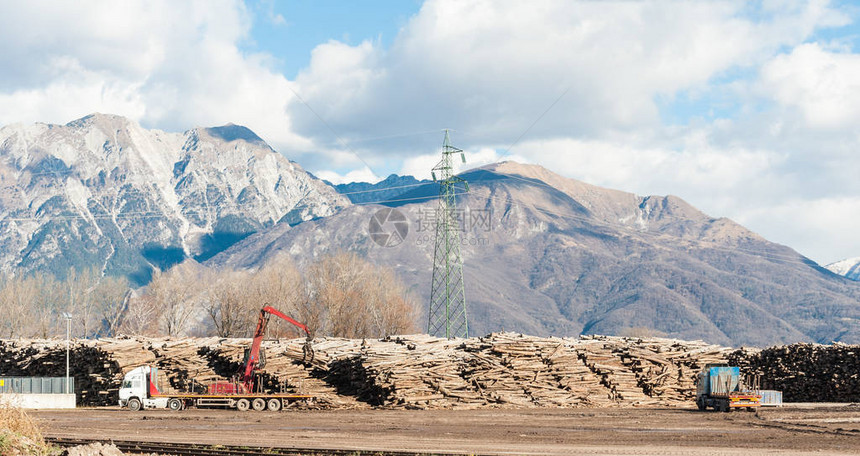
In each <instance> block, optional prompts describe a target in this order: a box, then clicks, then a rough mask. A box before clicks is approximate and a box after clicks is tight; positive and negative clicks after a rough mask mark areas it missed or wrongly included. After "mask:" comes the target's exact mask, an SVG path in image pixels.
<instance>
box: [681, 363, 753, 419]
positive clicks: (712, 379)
mask: <svg viewBox="0 0 860 456" xmlns="http://www.w3.org/2000/svg"><path fill="white" fill-rule="evenodd" d="M761 399H762V395H761V394H760V393H759V392H758V391H756V390H755V389H752V388H749V387H747V386H745V385H744V384H743V383H742V382H741V378H740V368H738V367H736V366H729V365H728V364H708V365H706V366H705V368H704V369H703V370H702V371H701V372H699V374H698V376H697V377H696V406H697V407H698V408H699V410H706V409H708V408H711V409H713V410H719V411H721V412H729V411H731V410H733V409H747V410H749V411H755V409H756V408H757V407H759V406H760V405H761Z"/></svg>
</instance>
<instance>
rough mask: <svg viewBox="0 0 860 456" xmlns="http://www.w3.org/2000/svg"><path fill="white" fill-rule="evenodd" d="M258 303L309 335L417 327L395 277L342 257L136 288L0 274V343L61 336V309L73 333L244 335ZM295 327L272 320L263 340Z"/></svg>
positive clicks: (72, 277) (157, 280) (95, 279)
mask: <svg viewBox="0 0 860 456" xmlns="http://www.w3.org/2000/svg"><path fill="white" fill-rule="evenodd" d="M264 305H270V306H272V307H275V308H277V309H278V310H280V311H282V312H284V313H286V314H287V315H290V316H292V317H293V318H295V319H296V320H298V321H301V322H303V323H305V324H306V325H307V326H308V328H309V329H310V330H311V332H312V334H314V335H317V336H337V337H354V338H357V337H379V336H384V335H390V334H404V333H409V332H414V331H415V329H416V328H415V321H416V306H415V303H414V300H413V299H412V297H410V296H409V294H408V293H407V290H406V288H405V287H404V285H403V284H402V282H400V280H399V279H398V278H397V277H396V275H395V274H394V272H393V271H392V270H391V269H389V268H385V267H380V266H376V265H373V264H371V263H369V262H368V261H366V260H364V259H362V258H360V257H358V256H357V255H355V254H352V253H340V254H336V255H331V256H326V257H322V258H320V259H319V260H317V261H315V262H313V263H311V264H309V265H308V266H307V267H305V268H304V271H300V270H299V268H298V267H297V266H296V264H295V263H294V262H293V261H292V259H291V258H290V257H289V256H288V255H282V256H277V257H275V258H274V259H273V260H271V261H269V262H268V263H266V264H265V265H264V266H262V267H261V268H260V269H258V270H233V269H217V270H216V269H211V268H207V267H204V266H202V265H200V264H198V263H196V262H194V261H193V260H188V261H185V262H183V263H180V264H178V265H176V266H174V267H173V268H171V269H169V270H167V271H156V272H155V274H154V275H153V279H152V281H151V282H150V284H149V285H148V286H146V287H145V288H142V289H140V290H131V289H130V288H129V286H128V283H127V282H126V281H125V280H124V279H120V278H112V277H101V276H100V274H98V273H97V272H96V271H85V272H75V271H71V272H70V274H69V275H68V277H67V278H66V279H65V280H62V281H60V280H56V279H54V278H53V277H50V276H45V275H39V274H37V275H33V276H31V277H27V278H14V277H8V278H2V279H0V331H2V333H0V337H4V338H15V337H53V336H61V335H64V334H65V321H64V320H63V319H62V317H61V314H62V313H64V312H68V313H69V314H71V315H72V316H73V317H72V318H73V321H72V323H73V334H72V335H73V336H74V337H99V336H113V335H116V334H120V333H124V334H129V335H147V336H158V335H168V336H204V335H218V336H221V337H248V336H249V335H251V333H252V332H253V330H254V326H255V325H256V322H257V318H258V315H259V312H260V308H262V307H263V306H264ZM297 331H298V329H297V328H294V327H292V326H290V325H289V324H288V323H286V322H284V321H281V320H279V319H272V320H271V321H270V325H269V335H270V336H276V337H283V336H295V335H297V334H299V333H298V332H297Z"/></svg>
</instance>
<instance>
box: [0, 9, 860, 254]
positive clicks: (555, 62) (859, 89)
mask: <svg viewBox="0 0 860 456" xmlns="http://www.w3.org/2000/svg"><path fill="white" fill-rule="evenodd" d="M858 20H860V4H858V3H855V2H847V1H830V2H828V1H808V2H807V1H782V0H763V1H758V2H747V1H737V2H732V1H715V2H706V1H699V2H689V1H677V2H676V1H671V0H660V1H636V2H632V1H631V2H608V1H607V2H594V1H583V2H576V1H569V0H558V1H555V0H537V1H535V2H522V1H505V0H500V1H489V0H426V1H423V2H421V1H414V0H400V1H394V0H385V1H373V0H368V1H362V2H347V1H342V2H339V1H332V0H321V1H279V2H276V1H262V0H253V1H251V0H249V1H247V2H243V1H238V0H212V1H147V2H142V1H141V2H137V1H127V2H126V1H123V2H104V1H86V0H84V1H79V2H66V1H26V2H25V1H7V0H0V59H2V62H3V64H2V66H0V125H8V124H14V123H32V122H46V123H59V124H64V123H67V122H69V121H71V120H74V119H77V118H80V117H83V116H84V115H87V114H90V113H93V112H103V113H112V114H119V115H124V116H127V117H129V118H131V119H133V120H135V121H137V122H139V123H140V124H141V125H142V126H144V127H147V128H157V129H161V130H165V131H184V130H188V129H190V128H193V127H196V126H216V125H223V124H226V123H231V122H232V123H235V124H241V125H245V126H247V127H249V128H251V129H252V130H254V131H255V132H256V133H257V134H258V135H260V136H261V137H262V138H263V139H265V140H266V141H267V142H269V144H271V145H272V147H274V148H275V149H276V150H278V151H279V152H280V153H282V154H284V155H285V156H287V157H288V158H290V159H292V160H294V161H296V162H298V163H299V164H300V165H302V166H303V167H304V168H305V169H307V170H308V171H311V172H313V173H314V174H315V175H317V176H319V177H322V178H325V179H328V180H330V181H332V182H335V183H339V182H349V181H376V180H379V179H382V178H384V177H385V176H387V175H388V174H390V173H399V174H411V175H415V176H417V177H429V174H430V173H429V171H430V168H431V167H432V166H433V165H434V164H435V162H436V161H437V159H438V153H439V148H440V145H441V141H442V137H443V133H442V130H443V129H446V128H448V129H451V130H452V131H451V138H452V141H453V143H454V144H455V145H456V146H458V147H460V148H462V149H464V150H465V151H466V157H467V160H468V164H467V166H480V165H484V164H488V163H492V162H496V161H500V160H515V161H520V162H525V163H533V164H538V165H542V166H544V167H547V168H549V169H551V170H553V171H555V172H557V173H560V174H562V175H564V176H567V177H570V178H575V179H580V180H583V181H586V182H589V183H592V184H596V185H600V186H604V187H610V188H616V189H620V190H625V191H629V192H633V193H636V194H639V195H649V194H658V195H666V194H672V195H677V196H680V197H682V198H684V199H685V200H687V201H689V202H690V203H691V204H693V205H694V206H696V207H698V208H699V209H701V210H703V211H704V212H706V213H707V214H709V215H711V216H714V217H729V218H731V219H733V220H735V221H737V222H739V223H741V224H742V225H744V226H746V227H748V228H750V229H752V230H753V231H755V232H757V233H759V234H761V235H762V236H764V237H766V238H767V239H769V240H771V241H774V242H779V243H782V244H786V245H788V246H790V247H792V248H794V249H796V250H798V251H799V252H800V253H802V254H804V255H806V256H808V257H810V258H812V259H813V260H815V261H817V262H819V263H821V264H827V263H830V262H833V261H837V260H840V259H843V258H847V257H857V256H860V235H858V233H860V179H858V177H860V128H858V126H860V26H858Z"/></svg>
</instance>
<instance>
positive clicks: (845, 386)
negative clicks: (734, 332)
mask: <svg viewBox="0 0 860 456" xmlns="http://www.w3.org/2000/svg"><path fill="white" fill-rule="evenodd" d="M728 359H729V361H730V362H731V363H735V364H737V365H738V366H740V367H741V370H742V371H745V372H751V373H754V374H758V375H759V376H760V377H761V385H762V388H763V389H775V390H780V391H782V394H783V400H784V401H785V402H860V346H858V345H845V344H840V343H836V344H833V345H818V344H792V345H784V346H778V347H771V348H766V349H764V350H758V349H748V348H742V349H739V350H736V351H734V352H732V353H731V354H730V355H729V357H728Z"/></svg>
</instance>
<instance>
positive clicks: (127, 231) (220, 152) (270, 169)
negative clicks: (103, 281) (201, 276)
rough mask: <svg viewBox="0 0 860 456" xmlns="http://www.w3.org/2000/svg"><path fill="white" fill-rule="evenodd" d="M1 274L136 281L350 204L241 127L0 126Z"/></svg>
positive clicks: (94, 120)
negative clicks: (87, 272) (84, 270)
mask: <svg viewBox="0 0 860 456" xmlns="http://www.w3.org/2000/svg"><path fill="white" fill-rule="evenodd" d="M0 186H2V192H0V233H3V236H2V237H0V270H2V271H4V272H9V271H13V270H14V271H16V272H17V271H32V270H43V271H47V272H51V273H54V274H55V275H58V276H61V277H62V276H63V275H64V274H65V273H67V272H68V270H69V268H71V267H78V268H80V267H91V266H96V267H98V268H101V269H102V270H104V271H106V272H107V273H109V274H115V275H127V276H129V277H131V278H132V280H133V281H134V282H137V283H145V282H146V281H147V280H148V277H149V274H150V273H151V268H152V267H153V266H157V267H160V268H165V267H168V266H170V265H171V264H173V263H176V262H177V261H180V260H182V259H184V258H186V257H195V258H198V259H200V260H205V259H207V258H209V257H211V256H212V255H214V254H215V253H218V252H219V251H221V250H223V249H224V248H226V247H228V246H229V245H232V244H233V243H235V242H236V241H238V240H240V239H242V238H244V237H246V236H247V235H249V234H251V233H254V232H256V231H258V230H260V229H263V228H265V227H268V226H272V225H274V224H275V223H277V222H281V223H283V224H284V225H291V224H296V223H299V222H301V221H304V220H310V219H314V218H318V217H324V216H328V215H332V214H334V213H335V212H336V211H337V210H339V209H340V208H342V207H345V206H348V205H349V201H348V200H347V199H346V198H344V197H342V196H339V195H338V194H337V193H336V192H335V191H334V190H333V189H332V188H331V187H329V186H327V185H325V184H324V183H323V182H322V181H320V180H318V179H315V178H313V177H312V176H310V175H309V174H308V173H306V172H305V171H304V170H302V168H301V167H300V166H298V165H297V164H296V163H293V162H291V161H289V160H287V159H286V158H284V157H283V156H282V155H280V154H278V153H276V152H275V151H273V150H272V149H271V148H270V147H269V146H268V145H267V144H266V143H265V142H263V140H262V139H260V138H259V137H258V136H257V135H255V134H254V133H253V132H251V131H250V130H248V129H247V128H245V127H241V126H237V125H232V124H231V125H226V126H223V127H215V128H195V129H192V130H189V131H186V132H184V133H165V132H162V131H158V130H146V129H144V128H141V127H140V126H139V125H137V124H136V123H135V122H132V121H130V120H128V119H125V118H123V117H119V116H113V115H103V114H93V115H89V116H86V117H84V118H81V119H78V120H75V121H72V122H69V123H68V124H66V125H49V124H42V123H37V124H34V125H22V124H17V125H8V126H4V127H2V128H0Z"/></svg>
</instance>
